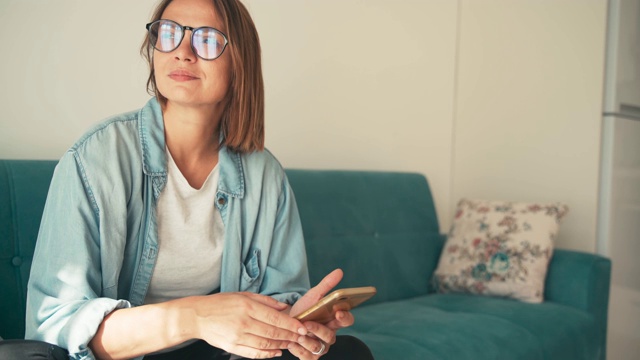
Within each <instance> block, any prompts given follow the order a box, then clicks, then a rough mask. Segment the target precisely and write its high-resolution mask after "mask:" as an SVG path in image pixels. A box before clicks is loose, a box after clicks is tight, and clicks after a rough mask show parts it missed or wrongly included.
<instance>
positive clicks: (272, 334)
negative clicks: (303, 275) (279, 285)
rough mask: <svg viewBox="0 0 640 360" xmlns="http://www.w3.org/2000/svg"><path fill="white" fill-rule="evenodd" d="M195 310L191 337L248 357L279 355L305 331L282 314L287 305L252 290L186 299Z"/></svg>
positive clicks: (300, 324) (301, 325) (188, 306)
mask: <svg viewBox="0 0 640 360" xmlns="http://www.w3.org/2000/svg"><path fill="white" fill-rule="evenodd" d="M187 299H188V300H189V303H188V304H186V306H187V308H190V309H191V311H192V312H193V313H194V314H193V316H195V319H192V320H191V321H193V322H194V323H195V331H194V332H195V334H194V337H196V338H199V339H203V340H205V341H206V342H207V343H209V344H211V345H212V346H215V347H218V348H221V349H223V350H225V351H228V352H230V353H232V354H237V355H240V356H243V357H247V358H253V359H261V358H272V357H278V356H281V354H282V350H281V349H286V348H287V346H288V345H289V344H290V343H291V342H295V341H298V339H299V338H300V336H301V335H306V334H307V330H306V328H305V327H304V326H303V324H302V323H300V322H299V321H298V320H296V319H294V318H291V317H289V316H287V315H286V314H282V313H281V311H282V310H284V309H286V308H287V305H286V304H283V303H280V302H278V301H277V300H275V299H273V298H271V297H268V296H264V295H258V294H252V293H221V294H215V295H209V296H200V297H191V298H185V301H187Z"/></svg>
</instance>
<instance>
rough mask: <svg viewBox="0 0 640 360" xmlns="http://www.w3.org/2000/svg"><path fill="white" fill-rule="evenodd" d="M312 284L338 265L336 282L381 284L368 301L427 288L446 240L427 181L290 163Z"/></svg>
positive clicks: (419, 177) (419, 292) (289, 173)
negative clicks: (341, 277)
mask: <svg viewBox="0 0 640 360" xmlns="http://www.w3.org/2000/svg"><path fill="white" fill-rule="evenodd" d="M287 176H288V178H289V182H290V183H291V187H292V188H293V191H294V193H295V197H296V201H297V203H298V209H299V211H300V217H301V220H302V227H303V230H304V235H305V241H306V245H307V256H308V261H309V271H310V275H311V283H312V285H313V284H316V283H317V282H318V281H320V279H322V277H323V276H324V275H325V274H327V273H328V272H330V271H331V270H333V269H335V268H338V267H339V268H342V269H343V270H344V272H345V277H344V280H343V281H342V283H341V284H340V285H339V287H357V286H369V285H372V286H376V287H377V289H378V294H377V295H376V296H375V297H374V298H373V299H372V300H370V301H368V302H367V303H366V304H368V305H370V304H375V303H377V302H382V301H390V300H397V299H403V298H409V297H414V296H418V295H422V294H426V293H427V292H429V289H430V286H429V280H430V278H431V274H432V272H433V270H434V269H435V267H436V265H437V261H438V258H439V255H440V251H441V250H442V244H443V242H444V239H443V237H442V236H441V235H440V231H439V227H438V219H437V215H436V211H435V206H434V203H433V198H432V196H431V191H430V189H429V185H428V183H427V180H426V179H425V177H424V176H422V175H419V174H411V173H391V172H359V171H314V170H287Z"/></svg>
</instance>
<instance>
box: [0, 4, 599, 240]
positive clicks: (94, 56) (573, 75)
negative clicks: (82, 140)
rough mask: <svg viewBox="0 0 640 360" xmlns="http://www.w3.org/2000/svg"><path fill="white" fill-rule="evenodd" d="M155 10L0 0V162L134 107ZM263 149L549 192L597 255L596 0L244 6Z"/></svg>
mask: <svg viewBox="0 0 640 360" xmlns="http://www.w3.org/2000/svg"><path fill="white" fill-rule="evenodd" d="M154 3H155V0H137V1H126V0H115V1H110V2H105V1H95V0H92V1H79V0H75V1H74V0H56V1H53V0H21V1H18V0H0V20H1V21H0V41H1V43H2V44H3V49H2V54H3V55H4V56H2V59H1V60H0V64H2V66H0V84H1V85H0V108H1V109H2V114H3V115H2V117H0V158H45V159H57V158H59V157H60V156H61V155H62V153H63V152H64V151H65V150H66V149H67V148H68V147H69V146H70V145H71V144H72V143H73V142H74V141H75V140H76V139H77V138H78V137H79V136H80V135H81V134H82V133H83V132H84V131H86V130H87V129H88V128H89V127H90V126H91V125H92V124H94V123H96V122H98V121H100V120H101V119H103V118H105V117H107V116H109V115H112V114H115V113H120V112H123V111H127V110H130V109H135V108H138V107H140V106H142V105H143V104H144V102H145V101H146V99H147V98H148V95H147V94H146V92H145V81H146V75H147V71H146V65H145V64H144V63H143V61H142V60H141V58H140V56H139V55H138V50H139V45H140V43H141V41H142V38H143V36H144V31H145V30H144V24H145V23H146V22H147V21H148V18H149V15H150V13H151V9H152V7H153V4H154ZM246 4H247V6H248V7H249V8H250V10H251V12H252V14H253V16H254V20H255V22H256V24H257V27H258V30H259V32H260V36H261V38H262V45H263V56H264V73H265V81H266V93H267V108H266V109H267V110H266V112H267V146H268V147H269V148H270V149H271V150H272V151H273V152H274V153H275V154H276V156H278V158H279V159H280V160H281V161H282V163H283V164H284V165H285V166H286V167H298V168H337V169H371V170H398V171H414V172H420V173H423V174H425V175H426V176H427V177H428V178H429V180H430V182H431V185H432V190H433V192H434V195H435V200H436V206H437V209H438V215H439V216H440V222H441V225H442V229H443V231H446V230H448V227H449V224H450V218H451V213H452V212H453V209H454V207H455V204H456V202H457V200H458V199H459V198H460V197H462V196H472V197H484V198H501V199H513V200H536V201H537V200H542V201H547V200H559V201H565V202H567V203H568V204H569V205H570V206H571V208H572V210H571V213H570V215H569V216H568V218H567V219H566V222H565V224H564V225H563V227H562V228H561V229H562V230H561V234H560V239H559V242H558V246H561V247H569V248H575V249H581V250H587V251H593V250H594V248H595V214H596V206H597V203H596V198H597V172H598V165H597V164H598V152H599V131H600V112H601V111H600V109H601V102H602V101H601V89H602V71H603V70H602V68H603V60H604V18H605V11H606V9H605V7H606V1H604V0H588V1H571V0H562V1H551V0H543V1H537V0H536V1H533V0H530V1H517V2H514V1H509V0H483V1H476V0H459V1H450V0H428V1H427V0H401V1H388V0H324V1H311V0H247V1H246Z"/></svg>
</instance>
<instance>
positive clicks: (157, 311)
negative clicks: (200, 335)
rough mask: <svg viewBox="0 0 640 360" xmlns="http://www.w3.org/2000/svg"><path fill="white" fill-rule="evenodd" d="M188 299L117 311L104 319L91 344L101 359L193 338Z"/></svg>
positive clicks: (138, 353) (126, 356)
mask: <svg viewBox="0 0 640 360" xmlns="http://www.w3.org/2000/svg"><path fill="white" fill-rule="evenodd" d="M186 301H188V298H186V299H179V300H174V301H169V302H166V303H160V304H152V305H144V306H139V307H135V308H129V309H120V310H116V311H114V312H112V313H111V314H109V315H107V316H106V317H105V318H104V320H103V321H102V323H101V324H100V327H99V328H98V332H97V333H96V335H95V336H94V338H93V339H92V340H91V342H90V343H89V347H90V348H91V350H92V351H93V353H94V354H95V355H96V357H97V358H99V359H129V358H134V357H137V356H142V355H145V354H148V353H152V352H155V351H158V350H162V349H166V348H168V347H171V346H175V345H178V344H180V343H183V342H185V341H187V340H189V339H192V338H193V337H194V335H193V326H191V324H192V323H191V322H190V321H188V320H186V319H187V318H188V317H189V316H190V312H192V311H191V310H189V308H188V307H186V306H184V305H185V304H184V303H185V302H186Z"/></svg>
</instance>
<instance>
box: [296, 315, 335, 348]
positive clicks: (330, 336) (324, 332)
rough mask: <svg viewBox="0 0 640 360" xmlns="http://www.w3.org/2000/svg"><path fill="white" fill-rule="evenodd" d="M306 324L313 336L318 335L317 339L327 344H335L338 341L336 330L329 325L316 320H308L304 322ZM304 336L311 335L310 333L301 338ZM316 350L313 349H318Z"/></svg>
mask: <svg viewBox="0 0 640 360" xmlns="http://www.w3.org/2000/svg"><path fill="white" fill-rule="evenodd" d="M304 325H305V327H306V328H307V330H309V332H310V333H311V334H310V335H313V337H316V338H317V339H319V340H322V341H323V342H324V343H325V344H329V345H331V344H335V342H336V332H335V330H332V329H330V328H328V327H327V326H325V325H322V324H320V323H317V322H314V321H307V322H305V323H304ZM303 337H309V335H307V336H301V337H300V339H301V338H303ZM298 342H300V341H298ZM316 350H317V349H316ZM316 350H312V351H316Z"/></svg>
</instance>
